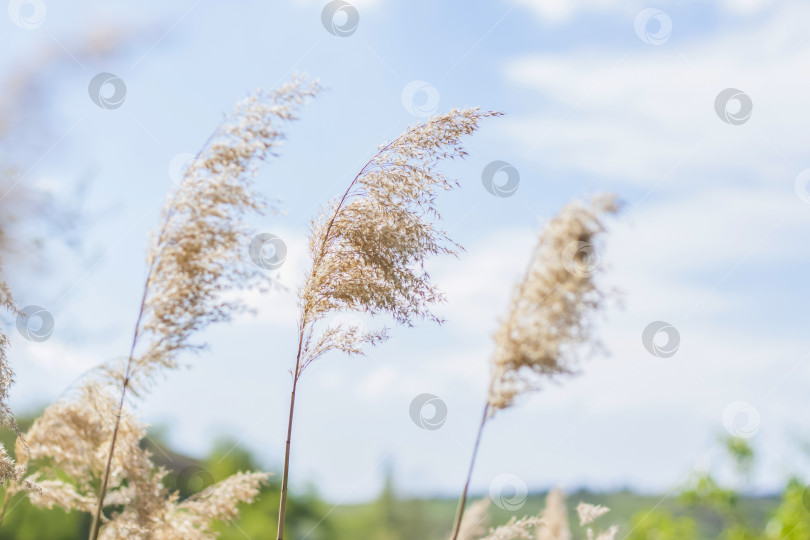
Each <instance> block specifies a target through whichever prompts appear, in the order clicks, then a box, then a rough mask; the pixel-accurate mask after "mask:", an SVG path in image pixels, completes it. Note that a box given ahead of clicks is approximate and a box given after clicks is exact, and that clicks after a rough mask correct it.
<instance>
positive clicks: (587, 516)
mask: <svg viewBox="0 0 810 540" xmlns="http://www.w3.org/2000/svg"><path fill="white" fill-rule="evenodd" d="M608 512H610V508H607V507H605V506H601V505H593V504H588V503H584V502H581V503H579V505H578V506H577V515H579V524H580V526H582V527H584V526H585V525H590V524H592V523H593V522H594V521H596V520H597V519H599V518H600V517H602V516H604V515H605V514H607V513H608ZM618 532H619V527H618V526H617V525H613V526H611V527H610V528H609V529H608V530H607V531H602V532H598V533H597V532H594V530H593V529H592V528H591V527H588V529H587V530H586V533H587V535H588V540H614V538H616V535H617V534H618Z"/></svg>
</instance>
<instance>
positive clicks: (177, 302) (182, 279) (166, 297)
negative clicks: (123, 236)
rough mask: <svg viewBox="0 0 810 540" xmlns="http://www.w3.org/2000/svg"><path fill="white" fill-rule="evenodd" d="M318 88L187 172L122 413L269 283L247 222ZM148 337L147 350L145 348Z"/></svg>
mask: <svg viewBox="0 0 810 540" xmlns="http://www.w3.org/2000/svg"><path fill="white" fill-rule="evenodd" d="M319 89H320V86H319V85H318V84H317V83H310V82H307V81H305V80H304V79H303V78H300V77H296V78H294V79H293V80H292V81H291V82H289V83H286V84H284V85H283V86H281V87H280V88H278V89H277V90H275V91H272V92H270V93H268V94H265V93H262V92H261V91H259V92H257V93H256V94H254V95H253V96H250V97H248V98H247V99H245V100H243V101H242V102H240V103H239V104H238V105H237V107H236V110H235V111H234V113H233V114H232V115H231V116H230V117H228V118H226V120H225V121H224V122H223V123H222V124H221V125H220V127H219V128H218V129H217V131H215V132H214V134H213V135H212V136H211V137H209V139H208V141H207V143H206V144H205V146H204V148H203V150H202V151H200V153H199V154H198V155H197V156H196V157H195V159H194V160H193V162H192V163H191V165H190V166H189V167H188V169H187V170H186V172H185V176H184V178H183V182H182V183H181V185H180V186H179V187H178V188H177V189H176V190H175V191H174V193H173V194H172V195H171V196H170V198H169V200H168V201H167V203H166V205H165V206H164V209H163V219H162V224H161V226H160V227H159V229H158V231H157V232H156V233H155V234H154V235H153V238H152V248H151V250H150V252H149V255H148V257H147V266H148V271H147V277H146V284H145V285H144V291H143V297H142V299H141V306H140V310H139V313H138V318H137V321H136V323H135V331H134V335H133V338H132V345H131V349H130V352H129V357H128V358H127V359H126V362H125V364H124V365H123V366H113V367H108V368H106V369H105V374H106V375H107V378H108V379H111V380H112V381H113V382H114V383H115V384H116V385H117V386H118V387H119V388H120V389H121V400H120V403H119V406H118V413H120V412H121V410H122V408H123V406H124V403H125V399H126V396H127V392H128V390H130V388H132V390H135V391H137V390H138V388H140V387H142V386H143V385H144V384H145V383H146V382H148V381H150V380H151V379H152V378H153V377H154V375H155V373H156V372H158V371H159V370H160V369H167V368H168V369H171V368H174V367H176V366H177V356H178V354H179V353H180V352H181V351H189V350H190V351H195V350H198V349H200V347H202V345H199V344H193V343H191V342H190V341H189V340H190V338H191V336H192V335H193V334H194V333H195V332H199V331H200V330H202V329H203V328H205V327H207V326H208V325H210V324H212V323H215V322H221V321H227V320H229V319H230V318H231V317H232V315H233V314H234V313H235V312H237V311H239V310H241V309H242V307H243V306H242V304H241V303H240V302H239V301H235V300H229V299H228V293H231V292H233V291H235V290H239V289H244V288H248V287H250V286H251V285H255V284H256V283H257V282H259V281H261V280H262V278H263V274H262V273H261V272H260V271H259V269H258V267H256V266H254V265H252V264H251V263H250V262H249V261H248V259H247V257H245V256H244V255H245V254H244V250H245V247H246V246H247V244H248V241H249V239H250V234H249V233H250V231H249V229H248V227H247V224H246V222H245V216H246V215H248V214H254V213H258V212H260V211H262V210H263V208H264V203H263V201H262V199H261V197H260V196H259V194H258V193H257V192H256V190H255V189H254V187H253V178H254V176H255V175H256V172H257V168H258V163H259V162H260V161H261V160H263V159H265V158H267V157H268V156H271V155H274V150H275V148H276V147H278V146H279V145H280V144H281V142H282V140H283V139H284V133H283V132H282V131H281V130H280V128H279V126H278V125H277V124H279V123H284V122H288V121H291V120H295V119H297V116H296V115H297V111H298V109H299V108H300V107H301V106H302V105H303V104H304V102H305V101H306V100H307V98H310V97H313V96H314V95H315V94H316V93H317V92H318V91H319ZM144 338H145V339H146V342H147V343H146V345H145V346H143V347H139V345H140V344H141V343H142V341H143V340H144ZM117 416H120V414H119V415H117ZM118 423H119V419H118V418H115V420H114V424H115V426H114V428H113V432H112V437H111V439H110V443H109V444H110V447H109V450H108V452H107V456H108V459H112V456H113V455H114V453H115V446H116V441H117V434H118V433H117V432H118ZM109 475H110V465H108V466H107V470H106V471H105V473H104V475H103V478H102V481H101V488H100V490H99V496H98V505H97V508H96V512H95V514H94V516H93V524H92V525H91V533H90V540H96V539H97V538H98V535H99V532H100V525H101V520H102V519H103V516H102V510H103V508H104V506H105V496H106V491H107V485H108V482H109Z"/></svg>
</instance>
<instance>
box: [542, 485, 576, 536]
mask: <svg viewBox="0 0 810 540" xmlns="http://www.w3.org/2000/svg"><path fill="white" fill-rule="evenodd" d="M540 517H542V518H543V524H542V525H541V526H540V528H539V530H538V531H537V540H571V527H570V526H569V525H568V511H567V509H566V507H565V494H564V493H563V492H562V490H561V489H553V490H551V491H549V493H548V495H546V507H545V508H544V509H543V513H542V514H541V516H540Z"/></svg>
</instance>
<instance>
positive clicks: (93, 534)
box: [89, 279, 149, 540]
mask: <svg viewBox="0 0 810 540" xmlns="http://www.w3.org/2000/svg"><path fill="white" fill-rule="evenodd" d="M148 291H149V280H148V279H147V284H146V286H145V287H144V288H143V298H142V299H141V309H140V312H139V313H138V320H137V322H136V323H135V333H134V335H133V336H132V347H131V348H130V350H129V360H128V361H127V371H126V374H125V375H124V384H123V385H122V388H121V401H120V402H119V403H118V411H117V412H116V414H115V427H114V428H113V434H112V439H111V440H110V451H109V454H108V455H107V466H106V467H105V468H104V479H103V480H102V482H101V490H100V491H99V494H98V506H97V507H96V513H95V514H94V515H93V524H92V526H91V527H90V536H89V539H90V540H97V539H98V533H99V530H100V529H101V513H102V511H103V510H104V497H105V496H106V495H107V483H108V482H109V480H110V470H111V469H112V459H113V452H115V441H116V439H117V438H118V429H119V428H120V427H121V414H122V413H123V411H124V401H125V400H126V396H127V389H128V388H129V381H130V375H131V374H132V358H133V357H134V355H135V346H136V345H137V344H138V334H139V331H140V328H141V319H142V318H143V312H144V308H145V307H146V296H147V293H148Z"/></svg>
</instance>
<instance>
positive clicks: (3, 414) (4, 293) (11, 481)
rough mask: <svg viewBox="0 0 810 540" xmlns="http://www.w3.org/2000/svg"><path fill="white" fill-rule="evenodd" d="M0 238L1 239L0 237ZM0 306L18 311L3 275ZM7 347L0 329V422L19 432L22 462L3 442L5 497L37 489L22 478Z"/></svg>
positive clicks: (0, 465)
mask: <svg viewBox="0 0 810 540" xmlns="http://www.w3.org/2000/svg"><path fill="white" fill-rule="evenodd" d="M1 230H2V229H0V231H1ZM0 240H2V239H1V238H0ZM0 307H3V308H6V309H7V310H9V311H11V312H12V313H16V311H17V309H16V307H15V306H14V301H13V300H12V297H11V290H10V289H9V287H8V285H7V284H6V282H5V281H3V280H2V278H0ZM8 347H9V341H8V336H6V335H5V333H3V332H2V331H0V426H5V427H7V428H9V429H11V430H12V431H14V432H15V433H16V434H17V451H16V452H15V454H17V459H18V460H19V461H20V463H15V462H14V459H13V458H12V457H11V456H10V455H8V452H7V451H6V449H5V448H4V447H3V445H2V444H0V484H7V487H6V494H5V496H6V497H10V496H11V495H12V492H16V491H19V490H21V489H26V490H27V489H35V486H34V485H33V484H32V483H30V482H27V481H25V480H24V479H23V477H24V475H25V460H26V459H27V453H28V447H27V445H26V443H25V440H24V439H23V438H22V437H21V436H20V430H19V428H18V427H17V421H16V419H15V418H14V414H13V413H12V412H11V407H10V406H9V404H8V401H9V393H10V391H11V387H12V385H14V370H12V369H11V364H10V363H9V361H8ZM0 519H2V518H0Z"/></svg>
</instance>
